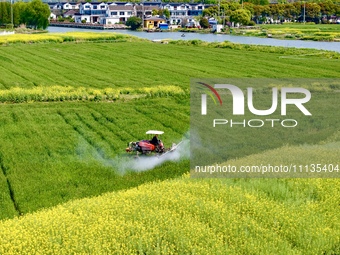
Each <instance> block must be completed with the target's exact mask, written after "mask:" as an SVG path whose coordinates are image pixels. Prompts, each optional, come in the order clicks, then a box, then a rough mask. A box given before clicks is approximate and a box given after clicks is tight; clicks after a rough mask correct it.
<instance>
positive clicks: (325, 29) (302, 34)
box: [232, 23, 340, 42]
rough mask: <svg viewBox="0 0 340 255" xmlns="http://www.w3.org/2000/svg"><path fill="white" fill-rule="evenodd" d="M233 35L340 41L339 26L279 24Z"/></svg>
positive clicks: (236, 30) (236, 31) (238, 31)
mask: <svg viewBox="0 0 340 255" xmlns="http://www.w3.org/2000/svg"><path fill="white" fill-rule="evenodd" d="M232 31H233V32H232V33H233V34H238V35H246V36H258V37H271V38H277V39H298V40H313V41H332V42H339V41H340V26H339V25H338V24H327V25H324V24H317V25H316V24H294V23H289V24H277V25H260V26H259V29H237V28H233V29H232Z"/></svg>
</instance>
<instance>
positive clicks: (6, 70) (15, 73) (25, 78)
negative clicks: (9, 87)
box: [0, 66, 31, 83]
mask: <svg viewBox="0 0 340 255" xmlns="http://www.w3.org/2000/svg"><path fill="white" fill-rule="evenodd" d="M0 68H1V69H3V70H4V71H1V72H0V73H2V72H5V73H8V72H10V73H12V74H14V75H16V76H18V77H20V78H21V79H23V80H24V81H27V82H29V83H31V81H30V79H28V78H27V77H25V76H23V75H21V74H19V73H18V72H15V71H13V70H12V69H7V68H4V67H2V66H0Z"/></svg>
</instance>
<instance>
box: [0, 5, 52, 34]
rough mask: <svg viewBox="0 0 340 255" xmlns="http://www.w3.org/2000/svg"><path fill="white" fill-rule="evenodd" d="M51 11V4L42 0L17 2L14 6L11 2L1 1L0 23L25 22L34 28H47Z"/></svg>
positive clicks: (6, 24)
mask: <svg viewBox="0 0 340 255" xmlns="http://www.w3.org/2000/svg"><path fill="white" fill-rule="evenodd" d="M50 13H51V12H50V8H49V6H48V5H47V4H44V3H43V2H42V1H41V0H33V1H31V2H28V3H27V2H16V3H14V4H13V6H11V3H9V2H0V25H1V26H8V25H10V24H13V25H14V26H19V25H21V24H25V25H26V26H28V27H32V28H34V29H45V28H46V27H47V26H48V21H49V17H50ZM12 22H13V23H12Z"/></svg>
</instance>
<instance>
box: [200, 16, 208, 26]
mask: <svg viewBox="0 0 340 255" xmlns="http://www.w3.org/2000/svg"><path fill="white" fill-rule="evenodd" d="M200 26H201V27H202V28H208V27H209V21H208V19H207V18H204V17H202V18H201V19H200Z"/></svg>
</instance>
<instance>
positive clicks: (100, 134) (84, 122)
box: [75, 113, 118, 151]
mask: <svg viewBox="0 0 340 255" xmlns="http://www.w3.org/2000/svg"><path fill="white" fill-rule="evenodd" d="M75 114H76V116H77V117H78V119H79V121H80V122H81V123H83V124H84V125H85V126H86V127H87V128H88V129H90V130H91V131H93V132H94V133H96V134H97V135H98V136H99V137H100V138H101V139H102V141H104V142H105V143H107V144H108V145H109V147H110V149H111V150H113V151H115V150H116V149H118V148H116V147H115V146H113V144H112V142H111V141H110V140H108V139H107V138H106V137H105V135H104V134H103V133H102V132H101V131H98V130H97V129H96V128H95V127H93V126H92V125H91V124H90V123H88V122H86V120H84V118H83V117H82V116H81V115H80V114H79V113H75ZM91 117H92V115H91ZM94 120H95V119H94ZM95 122H96V123H98V122H97V121H96V120H95ZM99 124H100V123H99ZM100 125H101V124H100ZM101 126H102V125H101ZM106 129H107V128H106Z"/></svg>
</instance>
